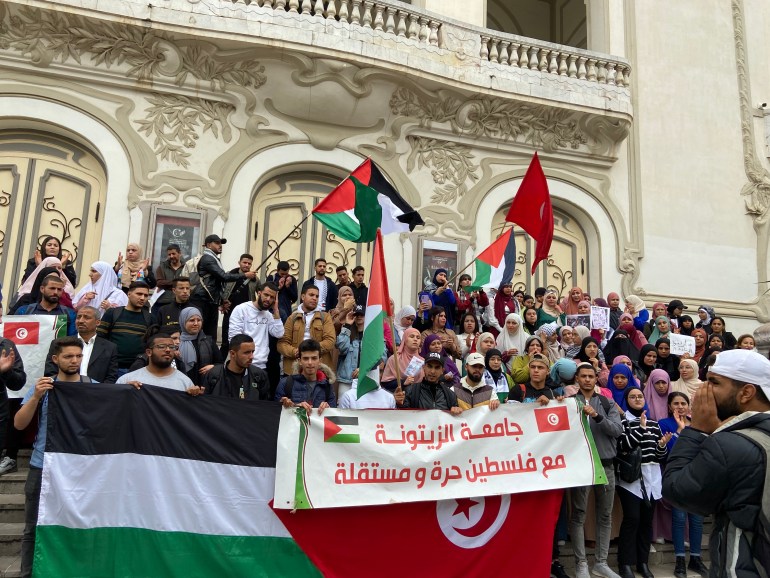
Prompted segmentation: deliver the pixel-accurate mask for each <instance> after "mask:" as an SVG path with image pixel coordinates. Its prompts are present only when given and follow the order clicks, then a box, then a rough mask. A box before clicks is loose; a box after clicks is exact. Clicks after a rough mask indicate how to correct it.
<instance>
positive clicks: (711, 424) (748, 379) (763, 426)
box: [663, 349, 770, 578]
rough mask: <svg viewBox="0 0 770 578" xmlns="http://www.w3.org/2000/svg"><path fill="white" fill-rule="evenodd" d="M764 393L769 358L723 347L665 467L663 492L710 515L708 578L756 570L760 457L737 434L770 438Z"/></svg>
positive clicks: (749, 575) (769, 388) (767, 393)
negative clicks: (754, 537)
mask: <svg viewBox="0 0 770 578" xmlns="http://www.w3.org/2000/svg"><path fill="white" fill-rule="evenodd" d="M768 397H770V361H768V360H767V359H766V358H764V357H763V356H762V355H760V354H758V353H755V352H753V351H747V350H741V349H735V350H731V351H723V352H722V353H720V354H719V356H718V357H717V361H716V363H715V364H714V365H712V366H711V368H710V369H709V372H708V377H707V381H706V383H705V384H703V385H702V386H701V387H700V389H698V390H697V391H696V393H695V395H694V400H693V408H692V422H691V423H692V425H691V427H687V428H685V429H683V430H682V432H681V433H680V434H679V439H678V440H677V442H676V445H675V446H674V449H673V451H672V452H671V456H670V457H669V459H668V463H667V465H666V471H665V473H664V476H663V497H664V498H666V500H668V501H669V502H671V503H672V504H674V505H675V506H676V507H678V508H681V509H683V510H686V511H688V512H693V513H695V514H699V515H702V516H705V515H708V514H714V515H715V527H714V530H713V532H712V533H711V539H710V549H711V573H710V576H711V577H712V578H722V577H727V576H740V577H741V578H754V577H759V576H761V575H762V574H760V568H759V567H758V566H757V565H756V564H755V562H754V556H755V555H756V552H755V551H754V550H753V548H754V547H755V546H756V545H755V544H753V543H752V534H753V533H754V531H755V530H756V528H757V524H758V518H759V513H760V511H761V504H762V491H763V486H764V483H765V468H766V467H767V462H766V461H765V456H764V451H763V450H762V449H761V448H760V446H759V445H757V444H756V443H755V442H754V441H752V440H750V439H749V438H747V437H745V435H742V432H746V431H747V430H749V429H752V430H758V431H759V433H760V435H768V436H770V413H769V412H770V401H768ZM764 491H765V492H767V491H769V490H768V489H767V488H766V489H765V490H764ZM765 570H766V569H765Z"/></svg>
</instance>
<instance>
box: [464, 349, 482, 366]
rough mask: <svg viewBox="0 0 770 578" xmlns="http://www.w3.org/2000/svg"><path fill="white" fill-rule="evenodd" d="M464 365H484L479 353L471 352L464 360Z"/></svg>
mask: <svg viewBox="0 0 770 578" xmlns="http://www.w3.org/2000/svg"><path fill="white" fill-rule="evenodd" d="M465 365H482V366H483V365H484V356H483V355H481V354H480V353H477V352H475V351H474V352H473V353H471V354H470V355H469V356H468V357H467V359H466V360H465Z"/></svg>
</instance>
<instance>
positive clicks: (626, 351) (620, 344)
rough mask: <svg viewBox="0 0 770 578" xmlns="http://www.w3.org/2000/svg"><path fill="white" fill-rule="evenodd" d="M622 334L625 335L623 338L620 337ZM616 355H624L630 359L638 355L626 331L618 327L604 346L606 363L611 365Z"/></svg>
mask: <svg viewBox="0 0 770 578" xmlns="http://www.w3.org/2000/svg"><path fill="white" fill-rule="evenodd" d="M623 335H625V339H623V338H622V337H621V336H623ZM618 355H625V356H626V357H628V358H629V359H630V360H631V361H633V360H634V359H637V358H638V357H639V350H638V349H637V348H636V345H634V343H633V342H632V341H631V339H629V337H628V332H627V331H626V330H625V329H618V330H617V331H616V332H615V333H613V334H612V337H611V338H610V340H609V341H608V342H607V345H606V346H605V347H604V359H606V360H607V365H612V363H613V362H614V361H615V358H616V357H617V356H618Z"/></svg>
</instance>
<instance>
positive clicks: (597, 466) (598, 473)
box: [577, 400, 607, 486]
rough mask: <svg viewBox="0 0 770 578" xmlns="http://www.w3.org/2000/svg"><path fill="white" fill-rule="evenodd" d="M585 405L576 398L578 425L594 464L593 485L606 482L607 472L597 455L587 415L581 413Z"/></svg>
mask: <svg viewBox="0 0 770 578" xmlns="http://www.w3.org/2000/svg"><path fill="white" fill-rule="evenodd" d="M584 406H585V404H584V403H580V400H577V408H578V412H580V416H579V417H580V425H582V426H583V435H584V436H585V438H586V440H587V441H588V447H590V448H591V461H592V462H593V465H594V483H593V485H595V486H598V485H601V484H606V483H607V474H606V473H605V471H604V466H603V465H602V459H601V457H599V450H597V449H596V442H594V434H593V433H592V432H591V425H590V424H589V423H588V419H589V418H588V416H587V415H586V414H584V413H583V407H584Z"/></svg>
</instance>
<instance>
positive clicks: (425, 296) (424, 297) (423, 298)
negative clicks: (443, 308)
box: [419, 291, 433, 320]
mask: <svg viewBox="0 0 770 578" xmlns="http://www.w3.org/2000/svg"><path fill="white" fill-rule="evenodd" d="M419 299H420V304H422V303H427V304H428V305H431V304H432V303H433V301H431V298H430V293H429V292H428V291H420V293H419ZM428 315H429V314H428V312H427V311H425V312H424V313H423V314H422V318H423V319H426V320H427V319H428Z"/></svg>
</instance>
